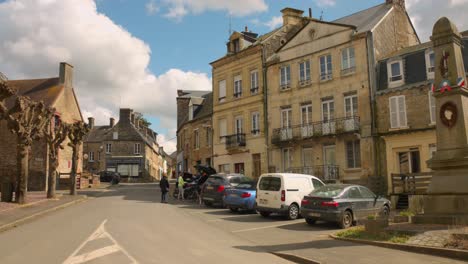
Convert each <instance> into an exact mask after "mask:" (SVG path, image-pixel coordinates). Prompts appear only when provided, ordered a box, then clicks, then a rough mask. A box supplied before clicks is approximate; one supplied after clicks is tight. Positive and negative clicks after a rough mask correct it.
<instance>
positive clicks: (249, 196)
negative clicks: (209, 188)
mask: <svg viewBox="0 0 468 264" xmlns="http://www.w3.org/2000/svg"><path fill="white" fill-rule="evenodd" d="M256 186H257V183H256V182H255V181H249V182H241V183H239V184H238V185H236V186H233V187H232V188H230V189H227V190H226V192H225V193H224V205H225V206H226V207H227V208H229V210H231V211H232V212H237V211H239V210H240V209H242V210H248V211H254V210H255V195H256V193H257V191H256V189H255V187H256Z"/></svg>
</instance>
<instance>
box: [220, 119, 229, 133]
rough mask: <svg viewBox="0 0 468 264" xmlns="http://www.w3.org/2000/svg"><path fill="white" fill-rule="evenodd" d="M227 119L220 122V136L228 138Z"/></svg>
mask: <svg viewBox="0 0 468 264" xmlns="http://www.w3.org/2000/svg"><path fill="white" fill-rule="evenodd" d="M226 125H227V124H226V119H223V120H220V121H219V136H221V137H223V136H226V132H227V127H226Z"/></svg>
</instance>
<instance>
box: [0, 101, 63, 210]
mask: <svg viewBox="0 0 468 264" xmlns="http://www.w3.org/2000/svg"><path fill="white" fill-rule="evenodd" d="M54 112H55V109H52V108H50V107H46V106H45V105H44V103H43V102H35V101H32V100H31V99H29V98H28V97H24V96H18V97H17V98H16V101H15V105H14V106H13V107H12V108H11V109H9V110H8V112H7V113H6V114H5V115H4V118H5V119H6V120H7V124H8V128H9V130H10V131H11V132H12V133H13V134H15V135H16V138H17V142H16V143H17V149H16V151H17V153H16V155H17V156H16V158H17V167H18V171H17V176H16V192H15V201H16V202H17V203H20V204H23V203H25V202H26V195H27V186H28V178H29V152H30V150H31V146H32V143H33V141H34V140H39V139H40V138H42V137H44V135H45V133H46V130H47V127H48V125H49V124H50V120H51V118H52V116H53V114H54Z"/></svg>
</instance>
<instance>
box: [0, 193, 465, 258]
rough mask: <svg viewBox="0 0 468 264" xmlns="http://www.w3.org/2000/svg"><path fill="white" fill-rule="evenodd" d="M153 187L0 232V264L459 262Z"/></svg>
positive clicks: (105, 196)
mask: <svg viewBox="0 0 468 264" xmlns="http://www.w3.org/2000/svg"><path fill="white" fill-rule="evenodd" d="M157 189H158V188H157V186H156V185H154V184H134V185H121V186H119V187H117V188H114V189H111V190H108V191H105V192H91V193H89V195H90V196H96V197H95V198H94V199H90V200H88V201H87V202H84V203H80V204H78V205H74V206H72V207H68V208H65V209H63V210H60V211H57V212H54V213H51V214H49V215H46V216H44V217H41V218H38V219H36V220H34V221H31V222H30V223H27V224H24V225H22V226H19V227H18V228H15V229H12V230H9V231H6V232H3V233H0V263H2V264H7V263H64V264H71V263H77V264H78V263H113V264H114V263H115V264H118V263H208V264H209V263H223V264H224V263H236V264H238V263H289V262H288V261H286V260H283V259H281V258H279V257H277V256H274V255H272V254H270V253H268V252H272V251H275V252H284V253H291V254H297V255H300V256H304V257H308V258H310V259H314V260H317V261H320V262H322V263H350V262H349V261H350V260H352V261H351V263H379V264H385V263H395V260H396V259H399V260H404V261H403V262H401V261H400V262H401V263H425V264H426V263H462V262H457V261H454V260H449V259H444V258H437V257H431V256H426V255H421V254H413V253H408V252H401V251H397V250H390V249H384V248H378V247H373V246H366V245H358V244H353V243H348V242H341V241H335V240H331V239H329V238H328V234H329V233H331V232H333V231H334V230H336V227H335V226H334V225H330V224H318V225H317V226H314V227H310V226H308V225H307V224H306V223H305V222H304V220H303V219H299V220H295V221H285V220H283V219H282V218H281V217H275V216H273V217H271V218H262V217H261V216H259V215H256V214H247V213H244V214H232V213H230V212H229V211H228V210H225V209H219V208H218V209H214V208H205V207H201V206H198V205H195V204H193V203H189V202H185V203H178V202H176V201H170V203H169V204H161V203H159V196H160V194H159V191H158V190H157Z"/></svg>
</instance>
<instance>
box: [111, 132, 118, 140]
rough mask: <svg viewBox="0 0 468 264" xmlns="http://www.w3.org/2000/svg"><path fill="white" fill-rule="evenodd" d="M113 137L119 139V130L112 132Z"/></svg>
mask: <svg viewBox="0 0 468 264" xmlns="http://www.w3.org/2000/svg"><path fill="white" fill-rule="evenodd" d="M112 139H114V140H117V139H119V132H114V133H112Z"/></svg>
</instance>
